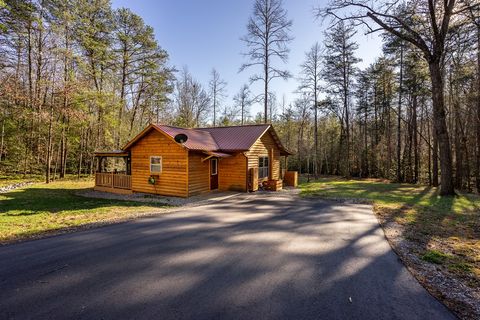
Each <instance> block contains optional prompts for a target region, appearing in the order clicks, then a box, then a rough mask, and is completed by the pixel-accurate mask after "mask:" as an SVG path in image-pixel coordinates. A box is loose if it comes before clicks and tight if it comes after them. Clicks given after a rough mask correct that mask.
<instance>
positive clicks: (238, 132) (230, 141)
mask: <svg viewBox="0 0 480 320" xmlns="http://www.w3.org/2000/svg"><path fill="white" fill-rule="evenodd" d="M268 128H270V125H269V124H262V125H247V126H232V127H215V128H198V129H195V130H198V131H203V132H208V133H210V134H211V135H212V137H213V139H215V142H216V143H217V145H218V149H219V150H223V151H246V150H248V149H250V147H251V146H252V145H253V144H254V143H255V141H257V139H258V138H260V137H261V136H262V135H263V133H264V132H265V131H267V130H268Z"/></svg>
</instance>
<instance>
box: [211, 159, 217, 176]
mask: <svg viewBox="0 0 480 320" xmlns="http://www.w3.org/2000/svg"><path fill="white" fill-rule="evenodd" d="M213 161H215V173H214V172H213V165H212V162H213ZM210 175H211V176H216V175H218V159H217V158H212V159H210Z"/></svg>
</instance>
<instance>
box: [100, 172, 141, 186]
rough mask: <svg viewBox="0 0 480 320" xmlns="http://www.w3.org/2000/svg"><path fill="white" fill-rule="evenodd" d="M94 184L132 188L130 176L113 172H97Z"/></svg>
mask: <svg viewBox="0 0 480 320" xmlns="http://www.w3.org/2000/svg"><path fill="white" fill-rule="evenodd" d="M95 186H99V187H108V188H118V189H128V190H129V189H132V176H131V175H126V174H118V173H114V172H97V173H95Z"/></svg>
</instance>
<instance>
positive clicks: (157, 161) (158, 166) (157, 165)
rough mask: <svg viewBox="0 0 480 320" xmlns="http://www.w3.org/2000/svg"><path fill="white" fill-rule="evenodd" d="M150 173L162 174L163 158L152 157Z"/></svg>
mask: <svg viewBox="0 0 480 320" xmlns="http://www.w3.org/2000/svg"><path fill="white" fill-rule="evenodd" d="M150 172H154V173H161V172H162V157H160V156H151V157H150Z"/></svg>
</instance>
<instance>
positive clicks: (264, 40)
mask: <svg viewBox="0 0 480 320" xmlns="http://www.w3.org/2000/svg"><path fill="white" fill-rule="evenodd" d="M282 4H283V3H282V0H256V1H255V4H254V6H253V15H252V16H251V17H250V19H249V21H248V24H247V35H246V36H244V37H242V38H241V40H242V41H243V42H245V44H246V45H247V48H248V52H246V53H245V54H244V55H245V56H248V57H249V58H250V62H248V63H244V64H243V65H242V66H241V67H240V72H241V71H243V70H245V69H247V68H249V67H253V66H261V67H262V69H263V70H262V72H261V73H257V74H254V75H253V76H251V77H250V82H251V83H253V82H256V81H262V82H263V85H264V90H263V94H262V95H260V96H262V97H263V103H264V122H265V123H267V121H268V94H269V89H268V88H269V84H270V81H272V80H273V79H275V78H282V79H285V80H286V79H288V78H290V77H291V75H290V72H288V71H287V70H281V69H279V68H277V67H275V66H274V61H275V60H276V59H279V60H280V61H281V62H283V63H286V62H287V60H288V53H289V52H290V50H289V49H288V47H287V44H288V43H289V42H290V41H292V40H293V37H291V36H290V28H291V27H292V20H289V19H288V17H287V11H286V10H285V9H284V8H283V7H282Z"/></svg>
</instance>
